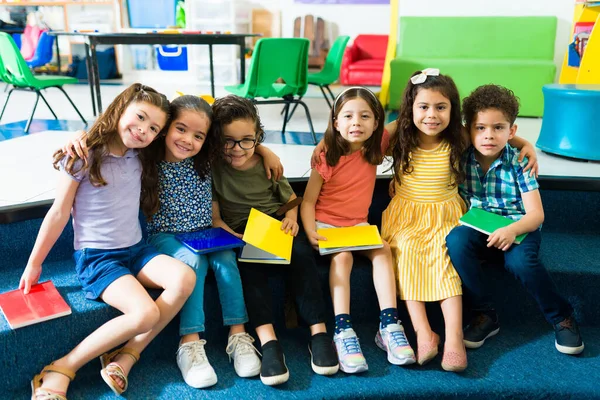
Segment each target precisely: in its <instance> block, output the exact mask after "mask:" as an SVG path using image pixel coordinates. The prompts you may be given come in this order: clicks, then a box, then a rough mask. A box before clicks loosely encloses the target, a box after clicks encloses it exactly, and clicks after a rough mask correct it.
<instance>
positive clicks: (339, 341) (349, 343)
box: [333, 328, 369, 374]
mask: <svg viewBox="0 0 600 400" xmlns="http://www.w3.org/2000/svg"><path fill="white" fill-rule="evenodd" d="M333 341H334V343H335V348H336V350H337V354H338V359H339V360H340V369H341V370H342V371H344V372H346V373H348V374H356V373H359V372H364V371H368V370H369V366H368V365H367V360H365V356H363V353H362V350H361V349H360V343H359V342H358V337H357V336H356V333H355V332H354V329H352V328H348V329H344V330H343V331H341V332H340V333H338V334H335V335H334V336H333Z"/></svg>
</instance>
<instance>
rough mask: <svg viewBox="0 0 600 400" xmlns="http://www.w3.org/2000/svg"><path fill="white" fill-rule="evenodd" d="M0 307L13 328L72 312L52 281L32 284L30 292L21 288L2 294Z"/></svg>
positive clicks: (0, 295)
mask: <svg viewBox="0 0 600 400" xmlns="http://www.w3.org/2000/svg"><path fill="white" fill-rule="evenodd" d="M0 308H1V309H2V312H3V313H4V317H5V318H6V320H7V321H8V324H9V325H10V327H11V328H12V329H17V328H21V327H22V326H27V325H32V324H37V323H38V322H43V321H48V320H49V319H54V318H58V317H62V316H65V315H69V314H71V307H69V305H68V304H67V303H66V302H65V300H64V299H63V298H62V296H61V295H60V293H59V292H58V290H56V287H54V284H53V283H52V282H51V281H46V282H42V283H38V284H37V285H34V286H32V287H31V290H30V291H29V293H28V294H23V290H20V289H17V290H11V291H10V292H6V293H2V294H0Z"/></svg>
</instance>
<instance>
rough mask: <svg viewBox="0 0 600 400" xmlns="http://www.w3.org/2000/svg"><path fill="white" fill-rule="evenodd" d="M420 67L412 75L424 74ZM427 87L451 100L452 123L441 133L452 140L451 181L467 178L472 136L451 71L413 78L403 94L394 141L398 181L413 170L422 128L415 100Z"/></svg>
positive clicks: (392, 149) (392, 141) (395, 169)
mask: <svg viewBox="0 0 600 400" xmlns="http://www.w3.org/2000/svg"><path fill="white" fill-rule="evenodd" d="M420 73H421V71H416V72H415V73H414V74H412V76H415V75H418V74H420ZM423 89H431V90H435V91H437V92H439V93H441V94H442V95H443V96H444V97H446V98H447V99H448V100H449V101H450V123H449V124H448V127H447V128H446V129H444V131H443V132H442V133H441V134H440V135H441V137H442V139H443V140H446V141H447V142H448V143H450V169H451V171H452V175H453V177H454V179H453V180H452V183H451V185H452V186H455V185H457V184H460V183H462V182H463V181H464V179H465V172H464V170H463V168H461V164H460V162H461V157H462V155H463V153H464V152H465V150H466V149H467V148H468V146H469V138H468V136H467V134H466V131H465V129H464V127H463V125H462V119H461V113H460V96H459V94H458V89H457V88H456V84H455V83H454V81H453V80H452V78H450V77H449V76H447V75H441V74H440V75H439V76H428V77H427V79H426V80H425V82H423V83H419V84H416V85H415V84H414V83H412V82H411V81H410V80H409V81H408V85H407V86H406V89H404V93H403V94H402V105H401V106H400V113H399V115H398V119H397V120H396V122H397V127H396V133H395V134H394V135H393V136H392V140H391V141H390V149H391V154H392V157H393V164H392V168H393V170H394V176H395V179H396V182H398V184H401V183H402V179H401V177H402V175H405V174H410V173H412V170H413V168H412V165H411V153H412V151H414V150H415V149H416V148H417V147H418V145H419V130H418V129H417V127H416V126H415V124H414V122H413V118H414V115H413V104H414V102H415V98H416V97H417V93H419V91H420V90H423Z"/></svg>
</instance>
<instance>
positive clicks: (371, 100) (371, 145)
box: [324, 87, 385, 167]
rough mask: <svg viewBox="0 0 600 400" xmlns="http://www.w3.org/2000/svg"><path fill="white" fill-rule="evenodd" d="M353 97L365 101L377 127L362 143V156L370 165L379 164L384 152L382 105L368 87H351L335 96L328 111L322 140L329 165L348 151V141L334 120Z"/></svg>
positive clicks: (333, 163)
mask: <svg viewBox="0 0 600 400" xmlns="http://www.w3.org/2000/svg"><path fill="white" fill-rule="evenodd" d="M354 99H363V100H364V101H366V102H367V104H368V105H369V108H370V109H371V111H372V112H373V115H374V116H375V121H376V122H377V128H375V131H373V134H372V135H371V137H370V138H369V139H367V141H366V142H365V143H364V145H363V148H362V150H361V151H362V152H363V156H364V157H365V159H366V160H367V162H368V163H369V164H372V165H379V164H381V162H382V161H383V156H384V154H383V152H382V151H381V138H382V136H383V128H384V116H385V112H384V110H383V106H382V105H381V103H380V102H379V99H378V98H377V97H376V96H375V94H374V93H373V92H371V91H370V90H369V89H367V88H363V87H352V88H349V89H346V90H344V91H343V92H342V93H340V94H339V95H338V96H337V97H336V99H335V101H334V102H333V107H332V108H331V112H330V113H329V123H328V124H327V130H326V131H325V135H324V140H325V146H326V147H327V152H326V153H325V160H326V161H327V165H329V166H331V167H333V166H335V165H337V163H338V162H339V161H340V157H342V156H345V155H347V154H348V153H349V152H350V143H349V142H348V141H347V140H346V139H344V138H343V137H342V135H341V134H340V131H338V130H337V129H336V128H335V121H336V119H337V117H338V114H339V113H340V111H341V110H342V108H344V104H346V103H347V102H348V101H350V100H354Z"/></svg>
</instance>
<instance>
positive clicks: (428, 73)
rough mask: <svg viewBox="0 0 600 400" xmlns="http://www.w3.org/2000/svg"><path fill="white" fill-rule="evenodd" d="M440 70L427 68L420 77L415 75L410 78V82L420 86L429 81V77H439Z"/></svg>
mask: <svg viewBox="0 0 600 400" xmlns="http://www.w3.org/2000/svg"><path fill="white" fill-rule="evenodd" d="M439 75H440V70H439V69H438V68H425V69H424V70H423V71H421V73H420V74H419V75H415V76H413V77H412V78H410V81H411V82H412V83H413V85H418V84H419V83H423V82H425V81H426V80H427V77H428V76H439Z"/></svg>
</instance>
